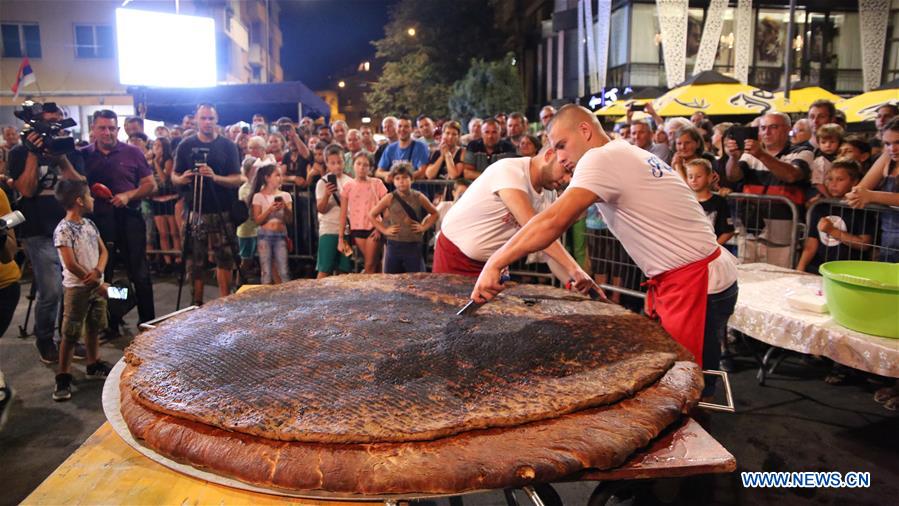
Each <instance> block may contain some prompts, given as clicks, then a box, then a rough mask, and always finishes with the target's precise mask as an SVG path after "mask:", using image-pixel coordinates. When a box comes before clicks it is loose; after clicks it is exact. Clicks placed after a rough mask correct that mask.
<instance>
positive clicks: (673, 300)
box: [466, 105, 737, 367]
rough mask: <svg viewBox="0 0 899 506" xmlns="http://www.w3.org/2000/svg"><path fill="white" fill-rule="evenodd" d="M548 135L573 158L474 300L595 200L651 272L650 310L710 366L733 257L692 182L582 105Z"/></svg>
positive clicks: (493, 260)
mask: <svg viewBox="0 0 899 506" xmlns="http://www.w3.org/2000/svg"><path fill="white" fill-rule="evenodd" d="M549 139H550V141H551V143H552V147H553V149H554V150H555V152H556V155H557V156H558V159H559V163H560V164H561V165H563V166H564V167H566V168H568V169H572V168H574V165H575V164H577V167H576V169H575V170H574V175H573V177H572V179H571V183H570V184H569V186H568V189H566V190H565V192H564V193H563V194H562V195H561V197H559V199H558V200H557V201H556V202H555V203H553V204H552V205H551V206H550V207H548V208H547V209H546V210H544V211H543V212H541V213H540V214H538V215H537V216H535V217H534V218H533V219H532V220H530V221H528V223H527V224H526V225H525V226H524V227H523V228H522V229H521V230H519V231H518V232H517V233H516V234H515V236H514V237H512V239H511V240H510V241H509V242H508V243H506V244H505V245H504V246H502V247H501V248H499V249H498V250H497V251H496V252H495V253H494V254H493V255H492V256H491V257H490V258H489V260H487V262H486V265H485V266H484V269H483V270H482V271H481V274H480V276H479V278H478V281H477V284H476V285H475V287H474V290H473V291H472V293H471V299H472V300H473V301H474V302H476V303H483V302H485V301H487V300H489V299H492V298H493V297H495V296H496V295H497V294H498V293H499V292H500V291H502V290H503V288H504V287H503V285H502V283H500V276H501V272H502V271H503V269H505V268H506V267H507V266H508V265H509V264H511V263H512V262H514V261H516V260H517V259H519V258H521V257H523V256H525V255H527V254H528V253H530V252H533V251H540V250H541V249H543V248H546V247H547V246H548V245H551V244H554V243H555V244H557V243H558V241H557V239H558V238H559V237H560V236H561V235H562V234H563V233H564V232H565V231H566V230H567V229H568V227H570V226H571V224H572V223H573V222H574V221H575V220H577V218H578V217H579V216H580V215H581V213H583V212H584V211H585V210H586V209H587V208H588V207H589V206H590V205H592V204H594V203H598V207H599V209H600V212H601V214H602V217H603V220H604V221H605V222H606V224H607V225H608V227H609V230H611V231H612V233H613V234H615V236H616V237H617V238H618V239H619V240H620V241H621V243H622V245H623V246H624V249H625V250H627V252H628V253H629V254H630V256H631V257H632V258H633V259H634V262H635V263H636V264H637V266H639V267H640V269H641V270H643V272H644V273H645V274H646V275H647V277H649V281H647V283H646V284H647V286H648V288H649V291H648V293H647V297H646V312H647V314H649V315H658V316H659V318H660V319H661V324H662V327H664V328H665V330H667V331H668V333H669V334H671V336H672V337H673V338H674V339H675V340H676V341H678V342H679V343H681V344H682V345H684V346H685V347H686V348H687V349H688V350H690V352H692V353H693V355H694V356H695V357H696V361H697V363H699V364H700V365H702V363H703V361H705V362H706V363H707V365H708V366H709V367H716V366H717V365H718V357H720V348H719V338H720V337H721V336H722V335H723V333H724V331H725V330H726V326H727V319H728V317H729V316H730V315H731V314H732V313H733V309H734V305H735V303H736V299H737V271H736V259H734V257H733V256H732V255H731V254H730V253H729V252H727V250H725V249H723V248H721V247H720V246H719V245H718V243H717V242H716V240H715V234H714V231H713V230H712V226H711V224H710V223H709V221H708V219H707V218H706V216H705V214H704V212H703V210H702V207H701V206H700V205H699V202H698V201H697V200H696V197H695V195H694V193H693V192H692V190H690V188H689V187H688V186H687V184H686V183H685V182H684V181H683V179H682V178H681V177H680V176H678V174H677V172H675V171H674V170H673V169H672V168H671V167H669V166H668V165H667V164H666V163H664V162H663V161H662V160H660V159H659V158H658V157H656V156H655V155H653V154H652V153H650V152H648V151H644V150H642V149H640V148H638V147H636V146H633V145H631V144H629V143H627V142H625V141H620V140H617V141H610V140H609V138H608V137H607V136H606V134H605V132H603V130H602V128H601V127H600V125H599V122H598V121H597V119H596V116H594V115H593V114H591V113H590V111H588V110H587V109H585V108H583V107H580V106H577V105H567V106H565V107H563V108H562V109H561V110H559V112H558V113H557V115H556V117H555V118H554V119H553V121H552V123H550V129H549ZM469 191H470V190H469ZM466 196H467V194H466ZM703 343H706V346H705V347H704V346H703ZM703 359H705V360H703Z"/></svg>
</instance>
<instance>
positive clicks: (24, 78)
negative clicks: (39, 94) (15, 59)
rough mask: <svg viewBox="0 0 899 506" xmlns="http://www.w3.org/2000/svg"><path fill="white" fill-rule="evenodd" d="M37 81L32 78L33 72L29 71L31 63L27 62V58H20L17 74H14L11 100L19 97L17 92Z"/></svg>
mask: <svg viewBox="0 0 899 506" xmlns="http://www.w3.org/2000/svg"><path fill="white" fill-rule="evenodd" d="M36 81H37V78H36V77H35V76H34V71H33V70H31V63H29V62H28V57H27V56H26V57H25V58H22V63H21V64H20V65H19V72H17V73H16V82H15V83H14V84H13V85H12V92H13V93H14V95H13V100H15V99H16V98H17V97H18V96H19V90H20V89H22V88H24V87H26V86H28V85H29V84H33V83H34V82H36Z"/></svg>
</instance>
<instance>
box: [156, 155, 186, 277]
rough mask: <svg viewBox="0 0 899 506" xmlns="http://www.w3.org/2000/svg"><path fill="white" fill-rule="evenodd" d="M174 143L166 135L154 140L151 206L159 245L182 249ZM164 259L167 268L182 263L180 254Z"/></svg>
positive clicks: (166, 256) (167, 256) (168, 248)
mask: <svg viewBox="0 0 899 506" xmlns="http://www.w3.org/2000/svg"><path fill="white" fill-rule="evenodd" d="M173 164H174V161H173V158H172V144H171V142H170V141H169V140H168V139H167V138H165V137H159V138H157V139H156V141H154V142H153V165H152V166H153V176H154V178H155V179H156V187H157V191H156V194H155V195H153V196H152V197H151V198H150V207H151V208H152V210H153V222H154V224H155V225H156V231H157V232H158V233H159V246H160V247H161V248H162V249H163V250H177V251H181V232H180V229H179V228H178V223H177V222H176V221H175V202H176V201H177V200H178V192H177V191H176V190H175V185H173V184H172V166H173ZM162 258H163V261H164V262H165V266H166V268H167V269H168V268H171V266H172V262H176V263H180V262H181V258H180V256H175V257H173V256H172V255H164V256H163V257H162Z"/></svg>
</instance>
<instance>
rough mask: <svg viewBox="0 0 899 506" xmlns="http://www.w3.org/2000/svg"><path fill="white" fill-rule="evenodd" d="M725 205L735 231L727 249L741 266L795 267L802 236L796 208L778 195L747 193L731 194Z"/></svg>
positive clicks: (788, 200)
mask: <svg viewBox="0 0 899 506" xmlns="http://www.w3.org/2000/svg"><path fill="white" fill-rule="evenodd" d="M727 203H728V205H729V207H730V213H731V218H732V219H733V224H734V229H735V233H734V237H733V238H732V239H731V240H730V241H728V244H727V247H728V248H729V249H730V250H731V252H732V253H734V254H735V255H736V257H737V258H738V259H739V260H740V261H741V262H742V263H753V262H763V263H768V264H772V265H777V266H780V267H786V268H788V269H792V268H793V267H794V266H795V265H796V252H797V249H798V248H797V245H798V240H799V237H800V233H801V231H800V230H799V227H800V217H799V210H798V208H797V207H796V204H794V203H793V202H791V201H790V199H788V198H786V197H783V196H780V195H755V194H749V193H731V194H730V195H728V196H727ZM803 226H804V225H803Z"/></svg>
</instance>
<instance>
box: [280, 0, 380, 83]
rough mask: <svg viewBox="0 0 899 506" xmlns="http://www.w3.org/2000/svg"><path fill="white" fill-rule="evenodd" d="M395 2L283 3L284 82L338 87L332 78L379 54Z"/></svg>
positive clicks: (296, 0)
mask: <svg viewBox="0 0 899 506" xmlns="http://www.w3.org/2000/svg"><path fill="white" fill-rule="evenodd" d="M394 3H396V0H282V2H281V31H282V32H283V34H284V46H283V47H282V49H281V66H282V67H283V68H284V80H285V81H295V80H298V81H303V82H304V83H305V84H306V85H307V86H309V87H310V88H312V89H313V90H320V89H325V88H333V87H334V85H333V83H331V82H330V79H329V77H328V76H332V75H334V74H335V73H337V72H340V71H341V70H343V69H344V68H345V67H347V66H353V67H355V66H356V65H358V64H359V63H360V62H362V61H363V60H365V59H366V58H368V57H370V56H372V55H374V52H375V49H374V47H373V46H372V45H371V44H369V42H370V41H372V40H377V39H380V38H382V37H383V36H384V25H385V24H387V18H388V16H387V10H388V8H389V6H391V5H393V4H394Z"/></svg>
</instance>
